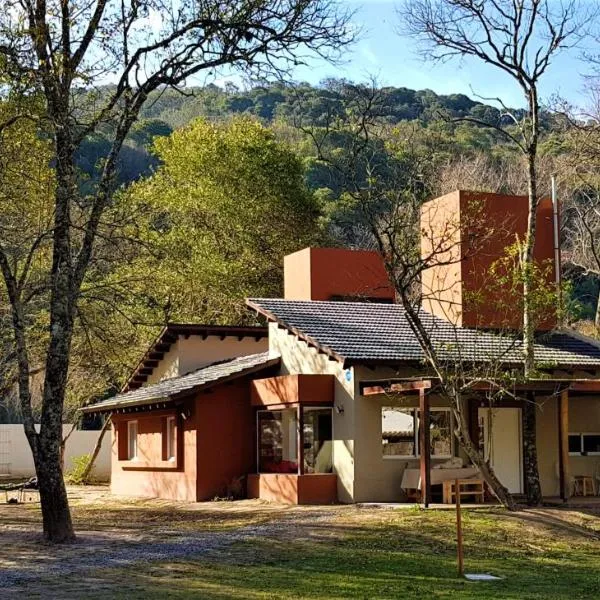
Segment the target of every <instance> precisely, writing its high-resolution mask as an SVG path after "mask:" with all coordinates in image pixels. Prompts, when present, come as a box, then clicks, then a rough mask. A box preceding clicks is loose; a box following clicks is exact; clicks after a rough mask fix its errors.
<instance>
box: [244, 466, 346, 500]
mask: <svg viewBox="0 0 600 600" xmlns="http://www.w3.org/2000/svg"><path fill="white" fill-rule="evenodd" d="M248 498H260V499H261V500H266V501H267V502H277V503H279V504H333V503H335V502H336V500H337V476H336V475H334V474H321V475H294V474H287V473H286V474H280V473H268V474H260V475H256V474H252V475H249V476H248Z"/></svg>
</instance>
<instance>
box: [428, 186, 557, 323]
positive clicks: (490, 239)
mask: <svg viewBox="0 0 600 600" xmlns="http://www.w3.org/2000/svg"><path fill="white" fill-rule="evenodd" d="M527 215H528V200H527V196H508V195H502V194H486V193H480V192H466V191H456V192H452V193H451V194H447V195H446V196H442V197H440V198H436V199H435V200H431V201H430V202H427V203H426V204H425V205H424V206H423V209H422V212H421V219H422V221H421V229H422V230H423V232H424V233H423V237H422V240H421V252H422V255H423V256H426V255H427V253H428V252H429V253H431V249H432V247H434V246H435V243H436V240H439V241H440V246H441V248H443V249H444V250H445V252H443V253H442V254H441V255H439V259H440V260H442V261H445V260H450V261H451V262H453V264H450V265H440V266H434V267H432V268H430V269H428V270H427V271H426V272H425V273H424V274H423V292H424V295H425V300H424V306H425V307H426V309H427V310H429V311H430V312H433V313H434V314H435V315H437V316H439V317H442V318H445V319H446V320H448V321H450V322H452V323H455V324H457V325H462V326H464V327H491V328H494V327H496V328H514V329H519V328H521V326H522V323H521V314H520V311H519V310H515V308H516V307H517V306H518V302H519V299H515V301H514V302H512V301H511V299H510V295H509V290H508V286H504V287H503V286H501V285H500V284H499V283H498V281H497V277H494V275H493V274H492V273H491V272H490V267H491V266H492V264H493V263H495V262H496V261H498V259H500V258H502V257H504V256H506V249H507V247H508V246H510V245H512V244H514V242H515V241H516V237H517V236H518V237H519V239H521V240H523V239H524V236H525V232H526V228H527ZM459 223H460V227H459V226H458V224H459ZM473 232H474V233H475V240H476V241H475V243H474V244H475V245H474V247H473V246H472V245H471V244H472V242H471V241H470V237H471V234H472V233H473ZM534 257H535V260H536V262H537V263H538V265H540V266H542V267H543V268H544V269H545V270H548V273H547V279H548V282H549V283H553V282H554V277H555V271H554V225H553V214H552V201H551V200H550V199H548V198H545V199H542V200H541V201H540V202H539V205H538V213H537V234H536V242H535V247H534ZM555 322H556V315H554V314H553V315H549V316H548V318H547V319H545V320H544V322H542V323H540V324H539V326H538V328H539V329H551V328H552V327H553V326H554V325H555Z"/></svg>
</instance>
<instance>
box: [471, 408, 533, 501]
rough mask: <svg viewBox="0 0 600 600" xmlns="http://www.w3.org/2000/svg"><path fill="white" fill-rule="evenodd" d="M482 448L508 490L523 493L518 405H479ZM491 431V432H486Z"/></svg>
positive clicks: (521, 444)
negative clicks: (497, 406)
mask: <svg viewBox="0 0 600 600" xmlns="http://www.w3.org/2000/svg"><path fill="white" fill-rule="evenodd" d="M478 416H479V432H480V436H481V439H482V440H483V451H484V456H485V458H486V459H489V461H490V464H491V466H492V468H493V469H494V472H495V473H496V476H497V477H498V479H499V480H500V482H501V483H502V484H503V485H504V486H505V487H506V488H507V489H508V491H509V492H510V493H511V494H522V493H523V436H522V429H521V409H520V408H491V409H490V408H480V409H479V415H478ZM490 434H491V435H490Z"/></svg>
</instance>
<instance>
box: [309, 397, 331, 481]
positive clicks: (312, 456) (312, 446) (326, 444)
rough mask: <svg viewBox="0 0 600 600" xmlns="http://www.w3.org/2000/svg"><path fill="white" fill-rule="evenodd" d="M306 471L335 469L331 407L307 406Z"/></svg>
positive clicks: (321, 471) (324, 471)
mask: <svg viewBox="0 0 600 600" xmlns="http://www.w3.org/2000/svg"><path fill="white" fill-rule="evenodd" d="M303 410H304V412H303V417H304V419H303V420H304V434H303V444H304V473H331V472H332V471H333V441H332V439H333V438H332V418H331V409H330V408H305V409H303Z"/></svg>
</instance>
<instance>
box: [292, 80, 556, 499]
mask: <svg viewBox="0 0 600 600" xmlns="http://www.w3.org/2000/svg"><path fill="white" fill-rule="evenodd" d="M346 91H347V97H346V98H345V102H344V104H345V113H344V114H343V115H342V116H340V114H339V113H338V114H337V115H336V116H335V118H333V119H331V120H326V121H324V122H323V123H321V124H320V126H318V127H310V126H306V125H303V124H302V123H301V122H298V121H297V122H296V124H297V126H298V127H300V128H301V129H302V131H304V133H305V134H307V135H308V136H309V137H310V139H311V140H312V142H313V144H314V147H315V150H316V153H317V156H318V158H319V159H320V160H322V161H324V162H325V163H326V164H327V165H329V167H330V169H331V170H332V173H333V175H332V176H333V177H334V178H335V180H336V182H337V183H338V184H339V185H340V186H341V187H342V189H343V195H344V196H345V197H346V199H348V198H350V199H351V200H352V201H353V202H354V203H355V204H356V205H357V206H359V207H360V209H361V212H362V215H363V218H364V223H365V225H367V226H368V227H369V230H370V237H371V245H372V246H373V247H375V248H377V249H378V250H379V252H380V253H381V255H382V257H383V258H384V262H385V265H386V268H387V271H388V275H389V277H390V280H391V282H392V283H393V285H394V288H395V290H396V294H397V298H398V299H399V301H400V303H401V304H402V307H403V308H404V314H405V316H406V320H407V321H408V323H409V325H410V327H411V329H412V331H413V333H414V335H415V338H416V339H417V341H418V343H419V345H420V347H421V350H422V351H423V355H424V357H425V362H426V364H427V366H428V370H429V375H430V376H431V377H432V378H433V379H434V380H435V382H436V385H435V387H434V388H433V389H432V393H436V394H438V395H439V396H440V397H442V398H443V399H445V400H446V401H447V402H448V404H449V406H450V407H451V408H452V412H453V415H454V423H455V427H456V428H455V435H456V437H457V439H458V440H459V443H460V446H461V448H462V449H463V450H464V452H465V454H466V455H467V456H468V458H469V460H470V461H471V462H472V463H473V464H474V465H476V466H477V467H478V469H479V470H480V472H481V474H482V476H483V477H484V479H485V481H486V482H487V483H488V485H489V487H490V489H491V490H492V491H493V493H494V494H495V495H496V496H497V497H498V499H499V500H500V501H501V502H502V503H503V504H504V505H505V506H507V507H508V508H510V509H513V508H514V507H515V503H514V500H513V498H512V497H511V494H510V493H509V492H508V490H507V489H506V488H505V486H504V485H503V484H502V482H501V481H499V479H498V478H497V476H496V475H495V473H494V470H493V468H492V467H491V465H490V463H489V460H487V459H486V457H485V456H484V455H483V452H482V450H481V449H480V448H479V446H478V440H473V439H472V437H471V433H470V430H469V417H468V410H467V401H468V400H469V398H473V397H478V398H481V397H485V398H486V399H487V402H488V404H489V406H494V405H496V404H497V403H498V402H499V400H501V399H502V398H507V397H508V398H511V399H515V398H516V395H515V392H514V391H513V388H514V383H515V382H516V381H520V380H522V378H523V375H522V369H521V370H519V369H516V370H511V369H510V368H507V363H509V362H510V361H511V360H513V359H514V354H515V353H517V354H518V353H519V352H520V348H521V345H522V341H521V337H520V335H519V334H518V333H516V334H515V332H513V331H511V330H510V329H509V328H505V329H501V330H499V331H498V333H497V334H496V337H495V342H496V344H497V345H496V350H495V351H493V352H490V353H487V354H486V353H485V352H484V351H483V350H482V353H481V354H479V356H478V357H475V356H474V355H473V354H472V353H471V352H470V351H469V350H468V348H467V347H466V346H465V345H464V343H463V341H462V336H463V335H464V333H465V331H464V330H461V328H460V327H458V326H456V325H453V318H452V315H447V317H448V318H447V319H440V318H434V317H432V315H431V314H430V313H428V312H427V311H426V310H424V307H426V306H427V305H428V303H430V302H431V301H435V300H439V295H440V294H443V293H444V291H446V290H443V289H442V290H439V289H436V290H427V289H425V287H424V286H423V275H424V274H425V273H426V272H427V271H428V270H429V269H432V268H444V267H452V266H453V265H456V264H457V263H458V262H460V261H461V260H463V259H464V258H465V256H464V255H461V253H460V248H459V242H458V240H460V239H463V240H465V239H466V235H468V236H469V240H470V241H469V244H467V245H469V247H470V252H477V251H478V249H479V248H480V247H481V246H482V245H485V243H486V241H487V240H488V239H489V236H493V235H497V234H498V232H499V230H501V229H502V228H503V227H506V228H508V227H509V226H510V224H509V223H506V224H503V223H496V224H495V226H494V227H491V226H490V224H489V223H487V222H486V221H485V220H484V219H483V218H482V215H481V213H480V211H478V210H477V207H475V208H474V210H473V211H472V212H471V214H469V215H464V214H463V215H461V216H460V220H457V216H456V215H455V216H454V217H452V218H448V219H447V222H445V223H444V224H442V225H441V227H439V228H436V229H435V230H434V229H432V228H431V227H430V224H429V222H428V220H427V219H422V208H423V201H424V200H425V197H426V195H427V189H428V187H429V186H428V185H427V184H424V182H423V181H422V177H421V175H422V171H421V169H420V166H419V161H420V157H419V156H417V157H415V162H414V163H412V161H411V160H410V158H409V156H407V147H408V148H410V144H409V145H408V146H407V145H406V144H405V140H404V139H402V140H396V139H395V138H394V135H393V133H391V132H390V131H389V130H388V128H387V127H386V126H385V122H384V121H383V119H380V116H381V115H382V114H383V111H382V104H381V103H382V102H383V98H382V94H381V93H380V90H379V89H378V87H377V85H376V83H375V82H372V84H371V85H356V86H350V85H348V84H347V85H346ZM340 139H344V140H345V141H346V144H345V146H344V148H342V149H341V150H340V149H339V148H337V147H336V145H335V144H334V143H331V142H332V141H333V140H335V141H339V140H340ZM399 143H400V144H402V152H397V150H398V148H397V147H396V145H397V144H399ZM398 157H401V158H398ZM411 163H412V167H411ZM434 187H435V186H434ZM431 216H432V217H433V218H432V220H436V219H435V215H431ZM506 231H509V230H508V229H506ZM506 231H505V232H506ZM507 236H508V237H509V238H510V235H508V234H507ZM508 258H509V257H507V260H508ZM501 270H503V271H507V272H511V270H510V269H501ZM495 278H496V277H494V276H492V278H491V279H495ZM489 285H490V289H493V288H492V286H493V283H492V282H490V283H489ZM493 296H494V294H493V293H490V294H488V295H486V298H487V299H488V301H489V298H490V297H493ZM496 296H497V297H498V298H499V299H500V298H506V296H507V294H506V288H504V289H503V290H499V293H498V294H496ZM501 302H502V301H501V300H499V306H498V310H499V311H502V310H505V311H514V309H515V306H514V294H513V295H510V299H509V300H508V303H509V305H504V306H503V305H502V304H501ZM536 304H537V305H539V304H541V303H540V302H537V303H536ZM536 308H538V309H541V310H539V313H542V312H543V310H544V309H543V308H542V307H540V306H536ZM546 308H547V307H546ZM452 309H453V307H452V306H450V307H449V311H452ZM536 312H537V311H536ZM468 334H469V335H473V336H475V339H476V337H477V336H478V335H489V333H487V332H484V331H483V330H482V331H471V332H468ZM510 357H512V358H510ZM509 359H510V360H509ZM478 394H479V395H478ZM519 399H520V400H525V401H527V400H528V399H527V398H519Z"/></svg>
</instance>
